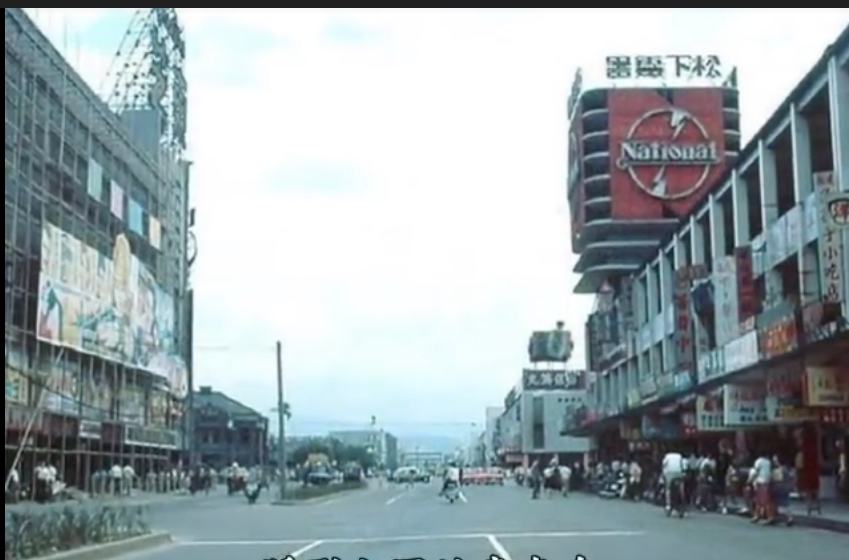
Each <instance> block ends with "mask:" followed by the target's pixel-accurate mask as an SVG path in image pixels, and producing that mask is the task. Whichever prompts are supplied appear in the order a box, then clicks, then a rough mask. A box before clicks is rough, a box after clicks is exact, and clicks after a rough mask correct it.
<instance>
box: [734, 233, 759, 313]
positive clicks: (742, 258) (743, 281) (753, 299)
mask: <svg viewBox="0 0 849 560" xmlns="http://www.w3.org/2000/svg"><path fill="white" fill-rule="evenodd" d="M734 259H735V260H736V263H735V269H736V270H737V311H738V319H739V322H740V324H741V325H743V324H744V323H746V322H747V321H749V320H750V319H753V318H754V317H755V315H757V309H758V292H757V289H756V285H755V267H754V259H753V255H752V247H751V246H749V245H747V246H745V247H737V248H736V249H734Z"/></svg>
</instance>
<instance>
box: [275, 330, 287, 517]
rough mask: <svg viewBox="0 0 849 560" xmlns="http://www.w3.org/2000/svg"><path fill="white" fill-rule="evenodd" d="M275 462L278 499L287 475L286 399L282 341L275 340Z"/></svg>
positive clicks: (283, 498) (282, 494) (282, 495)
mask: <svg viewBox="0 0 849 560" xmlns="http://www.w3.org/2000/svg"><path fill="white" fill-rule="evenodd" d="M277 431H278V432H279V434H280V435H279V436H278V437H279V441H278V447H277V464H278V466H279V467H280V500H281V501H283V500H285V499H286V495H287V492H286V485H287V483H288V482H289V475H288V474H287V473H286V463H287V462H288V460H287V457H286V401H285V400H284V395H283V343H282V342H280V341H277Z"/></svg>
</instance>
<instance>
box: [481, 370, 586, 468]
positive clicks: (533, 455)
mask: <svg viewBox="0 0 849 560" xmlns="http://www.w3.org/2000/svg"><path fill="white" fill-rule="evenodd" d="M587 378H588V374H587V372H585V371H575V370H564V369H555V370H547V369H526V370H525V371H524V372H523V373H522V381H521V383H520V384H519V386H518V387H516V388H514V389H512V390H511V391H510V392H509V393H508V394H507V397H506V398H505V399H504V407H503V409H504V413H503V414H502V415H501V417H500V419H499V421H498V430H499V432H498V437H497V439H498V441H499V442H500V447H499V448H498V450H497V455H498V458H499V461H500V462H501V463H502V464H504V465H511V466H518V465H520V464H524V465H526V466H527V465H528V464H530V463H531V462H532V461H533V460H534V459H543V460H547V459H550V458H551V457H552V456H555V455H556V456H558V457H559V458H560V460H561V461H569V462H572V461H576V460H583V456H584V454H585V453H587V452H588V451H589V441H588V440H587V439H586V438H583V437H574V436H571V435H568V434H561V427H562V424H563V416H564V414H566V413H568V412H569V411H571V410H576V409H579V408H581V407H583V406H584V405H585V403H586V398H587V393H586V383H587Z"/></svg>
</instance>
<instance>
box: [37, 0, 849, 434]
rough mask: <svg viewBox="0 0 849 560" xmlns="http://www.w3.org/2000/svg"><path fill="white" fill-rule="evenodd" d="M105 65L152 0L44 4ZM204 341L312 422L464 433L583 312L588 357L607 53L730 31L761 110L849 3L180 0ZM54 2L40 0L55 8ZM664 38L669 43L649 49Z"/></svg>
mask: <svg viewBox="0 0 849 560" xmlns="http://www.w3.org/2000/svg"><path fill="white" fill-rule="evenodd" d="M29 10H30V11H31V13H34V14H35V15H36V17H37V19H38V21H39V23H40V24H41V25H42V26H43V27H44V28H45V29H46V30H47V31H48V34H49V35H50V36H51V37H52V38H53V39H54V40H55V41H56V42H57V43H58V44H59V45H60V46H61V47H62V49H63V50H64V51H65V52H66V54H67V56H68V58H69V59H70V60H71V62H72V63H73V64H74V65H75V66H77V67H78V69H80V71H81V72H82V74H83V76H84V77H85V78H86V79H87V80H89V82H90V83H91V84H92V85H93V86H94V87H95V88H96V89H97V88H99V87H100V85H101V84H102V83H103V77H104V75H105V73H106V69H107V67H108V65H109V62H110V60H111V59H112V58H113V57H114V54H115V52H116V50H117V48H118V45H119V43H120V41H121V37H122V35H123V33H124V31H125V30H126V28H127V25H128V23H129V21H130V16H131V14H132V10H130V9H99V8H70V9H48V8H40V9H35V8H30V9H29ZM179 10H180V16H181V18H182V20H183V22H184V24H185V26H186V30H187V31H186V32H187V38H188V48H189V62H188V81H189V88H190V93H189V105H190V108H189V114H190V124H189V129H190V142H191V157H192V159H193V160H194V161H195V167H194V176H193V183H192V188H193V200H194V205H195V206H196V208H197V212H198V214H197V216H198V235H199V247H200V258H199V261H198V263H197V265H196V271H195V275H194V282H195V285H196V287H197V294H198V300H197V306H198V309H197V325H196V332H197V334H196V340H197V345H198V348H197V353H196V356H197V363H196V377H197V381H198V383H200V384H209V385H213V386H215V387H216V388H218V389H220V390H223V391H226V392H228V393H230V394H232V395H233V396H234V397H236V398H238V399H240V400H242V401H243V402H245V404H248V405H250V406H253V407H255V408H257V409H258V410H260V411H267V410H268V409H270V408H271V407H273V406H274V401H275V398H276V397H275V378H274V372H275V355H274V343H275V340H277V339H282V340H283V343H284V346H285V364H286V389H287V399H288V400H290V401H291V403H292V409H293V412H294V417H295V419H294V422H293V427H294V429H295V431H297V432H299V433H308V432H312V431H317V430H326V429H329V428H344V427H354V428H357V427H363V426H365V425H366V424H367V423H368V421H369V418H370V417H371V416H372V415H375V416H377V417H378V418H379V419H380V422H381V423H382V424H384V425H386V426H387V427H390V428H392V429H395V430H403V431H417V432H435V433H457V432H464V431H467V430H468V428H469V424H470V422H474V421H478V422H480V421H482V420H483V411H484V407H485V406H487V405H490V404H497V403H499V402H500V401H501V400H502V399H503V397H504V395H505V393H506V392H507V391H508V390H509V389H510V388H511V386H512V385H513V384H514V383H515V382H516V381H517V380H518V377H519V374H520V371H521V369H522V367H523V365H524V358H525V355H526V343H527V336H528V334H529V332H530V331H531V330H532V329H536V328H545V327H548V326H549V325H553V324H554V322H555V321H557V320H558V319H564V320H565V321H566V323H567V325H568V327H569V328H570V329H571V330H572V331H573V332H574V333H575V335H576V339H577V341H578V351H577V353H576V356H575V359H574V366H575V367H581V366H582V365H583V362H584V356H583V336H582V334H583V333H582V330H583V329H582V325H583V323H584V320H585V318H586V314H587V313H588V311H589V309H590V307H591V305H592V301H591V299H589V298H586V297H577V296H573V295H572V294H571V290H572V288H573V286H574V284H575V282H576V278H575V277H574V276H573V275H572V274H571V269H572V266H573V265H574V262H575V258H574V256H573V255H572V254H571V249H570V247H569V239H568V237H569V236H568V232H569V220H568V211H567V203H566V194H565V173H566V154H567V150H566V137H567V135H566V130H565V101H566V97H567V91H568V88H569V85H570V82H571V79H572V76H573V75H574V72H575V70H576V68H577V67H578V66H579V65H581V66H584V67H585V68H586V69H587V70H588V72H590V73H592V72H593V71H596V70H600V69H601V68H602V66H603V62H604V56H605V55H607V54H655V53H657V54H666V53H693V54H710V53H717V54H720V55H721V56H722V57H723V61H724V62H726V64H728V65H729V66H730V65H736V66H738V67H739V69H740V86H741V88H742V108H743V128H744V134H745V135H746V137H747V138H748V137H749V136H750V135H751V134H752V133H754V131H755V130H756V129H757V128H758V127H760V125H761V124H762V123H763V121H764V120H765V119H766V118H767V117H768V116H769V115H770V114H771V112H772V111H773V110H774V109H775V108H776V107H777V105H778V104H779V103H780V102H781V101H782V100H783V98H784V97H785V96H786V95H787V94H788V93H789V90H790V88H792V87H793V86H794V85H795V84H796V83H797V81H798V80H799V79H800V78H801V76H802V75H803V74H804V73H805V72H806V71H807V70H808V69H809V67H810V66H811V65H812V64H813V63H814V62H815V60H816V59H817V58H818V57H819V55H820V54H821V53H822V51H823V49H824V48H825V47H826V45H827V44H828V43H829V42H831V41H832V40H833V39H834V38H836V36H837V34H838V32H839V31H840V30H841V29H842V28H843V27H845V26H846V25H847V23H849V9H815V10H803V9H764V8H744V9H730V8H726V9H708V8H689V9H659V8H647V9H625V10H615V9H612V8H602V9H590V8H574V9H556V10H549V9H503V10H501V9H477V10H475V9H453V10H447V9H433V10H427V9H421V8H412V9H399V10H396V9H359V10H330V9H288V10H287V9H260V8H247V9H238V8H197V9H196V8H180V9H179ZM36 12H37V13H36ZM650 51H651V52H650Z"/></svg>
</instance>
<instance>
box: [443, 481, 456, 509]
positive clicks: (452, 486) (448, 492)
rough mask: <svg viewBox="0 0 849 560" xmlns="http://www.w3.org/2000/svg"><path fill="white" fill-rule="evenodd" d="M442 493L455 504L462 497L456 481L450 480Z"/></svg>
mask: <svg viewBox="0 0 849 560" xmlns="http://www.w3.org/2000/svg"><path fill="white" fill-rule="evenodd" d="M442 495H443V496H444V497H445V499H446V500H448V503H451V504H453V503H454V502H456V501H457V500H459V499H460V486H459V485H458V484H457V483H456V482H449V483H448V484H447V485H446V487H445V491H444V492H443V493H442Z"/></svg>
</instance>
